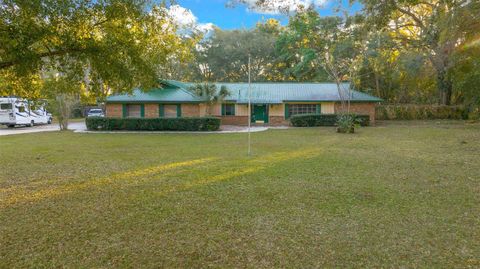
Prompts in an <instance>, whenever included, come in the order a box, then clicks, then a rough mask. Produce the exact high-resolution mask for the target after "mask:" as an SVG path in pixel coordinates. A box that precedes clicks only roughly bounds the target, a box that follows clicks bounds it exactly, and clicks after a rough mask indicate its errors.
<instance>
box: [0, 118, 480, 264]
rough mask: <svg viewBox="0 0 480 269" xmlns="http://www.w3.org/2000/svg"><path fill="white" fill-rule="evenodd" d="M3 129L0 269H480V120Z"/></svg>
mask: <svg viewBox="0 0 480 269" xmlns="http://www.w3.org/2000/svg"><path fill="white" fill-rule="evenodd" d="M252 138H253V152H254V155H253V156H252V157H251V158H248V157H247V156H246V144H245V143H246V141H247V137H246V134H222V135H220V134H201V135H193V134H180V135H173V134H172V135H157V134H144V135H142V134H75V133H71V132H65V133H61V132H50V133H36V134H24V135H13V136H4V137H0V164H1V173H0V267H2V268H11V267H37V268H38V267H63V266H65V267H83V268H91V267H136V268H138V267H197V268H198V267H297V268H306V267H380V266H384V267H472V268H478V267H480V142H479V141H480V125H479V124H466V123H463V122H409V123H405V122H399V123H388V124H382V125H381V126H378V127H375V128H362V129H360V130H359V132H358V133H357V134H355V135H341V134H336V133H335V132H334V129H333V128H307V129H289V130H270V131H267V132H262V133H254V134H253V135H252Z"/></svg>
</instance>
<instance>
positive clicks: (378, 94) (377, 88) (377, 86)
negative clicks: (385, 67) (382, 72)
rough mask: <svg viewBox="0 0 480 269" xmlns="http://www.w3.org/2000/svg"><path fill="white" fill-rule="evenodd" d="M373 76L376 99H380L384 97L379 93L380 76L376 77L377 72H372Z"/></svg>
mask: <svg viewBox="0 0 480 269" xmlns="http://www.w3.org/2000/svg"><path fill="white" fill-rule="evenodd" d="M373 73H374V75H375V90H376V92H377V96H378V97H381V98H384V96H382V94H381V92H380V76H379V75H378V72H376V71H375V72H373Z"/></svg>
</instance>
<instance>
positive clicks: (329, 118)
mask: <svg viewBox="0 0 480 269" xmlns="http://www.w3.org/2000/svg"><path fill="white" fill-rule="evenodd" d="M338 116H339V115H338V114H304V115H295V116H292V117H291V118H290V122H291V123H292V125H293V126H295V127H313V126H336V125H337V120H338ZM355 121H356V122H357V123H358V124H360V125H361V126H368V125H370V116H368V115H355Z"/></svg>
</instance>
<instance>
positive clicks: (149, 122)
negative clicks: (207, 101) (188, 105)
mask: <svg viewBox="0 0 480 269" xmlns="http://www.w3.org/2000/svg"><path fill="white" fill-rule="evenodd" d="M85 121H86V125H87V129H88V130H92V131H100V130H101V131H116V130H127V131H217V130H218V129H219V128H220V119H218V118H214V117H198V118H152V119H145V118H125V119H124V118H100V117H91V118H86V120H85Z"/></svg>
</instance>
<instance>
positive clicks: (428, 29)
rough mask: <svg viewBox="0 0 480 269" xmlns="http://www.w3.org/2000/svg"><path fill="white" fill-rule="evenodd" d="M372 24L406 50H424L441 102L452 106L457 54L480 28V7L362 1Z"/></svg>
mask: <svg viewBox="0 0 480 269" xmlns="http://www.w3.org/2000/svg"><path fill="white" fill-rule="evenodd" d="M361 2H362V3H363V5H364V10H365V12H366V15H367V16H368V18H369V22H370V23H371V24H372V25H374V26H375V27H376V29H387V30H388V31H392V32H393V33H394V35H393V36H394V38H395V39H397V40H398V41H399V44H400V45H402V46H403V47H405V48H407V49H409V48H415V49H419V50H421V51H422V52H423V53H424V54H425V56H426V57H427V59H428V61H429V62H430V64H431V65H432V66H433V68H434V70H435V71H436V78H437V88H438V101H439V103H441V104H445V105H449V104H450V103H451V100H452V94H453V83H452V77H451V75H450V74H449V71H450V70H451V68H452V66H453V61H452V57H453V55H454V52H455V50H456V49H457V48H458V46H460V45H461V44H462V42H463V40H465V37H466V35H467V33H469V32H472V31H475V29H479V27H480V3H479V2H478V1H468V0H432V1H421V0H413V1H412V0H385V1H377V0H361Z"/></svg>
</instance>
